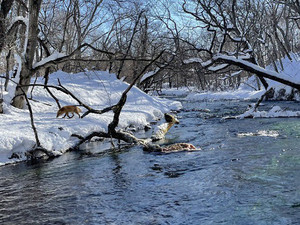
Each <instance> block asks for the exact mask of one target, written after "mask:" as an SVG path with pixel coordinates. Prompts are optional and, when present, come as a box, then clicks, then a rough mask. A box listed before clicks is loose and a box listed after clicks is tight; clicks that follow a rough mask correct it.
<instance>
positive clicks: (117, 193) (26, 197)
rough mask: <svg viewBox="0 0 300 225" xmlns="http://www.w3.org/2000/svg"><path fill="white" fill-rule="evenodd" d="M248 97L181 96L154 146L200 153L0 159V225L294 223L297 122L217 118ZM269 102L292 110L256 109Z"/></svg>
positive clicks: (298, 191) (98, 149)
mask: <svg viewBox="0 0 300 225" xmlns="http://www.w3.org/2000/svg"><path fill="white" fill-rule="evenodd" d="M248 104H249V102H239V101H225V102H196V103H195V102H194V103H190V102H184V101H183V105H184V108H185V111H182V112H180V113H179V114H178V117H179V118H180V122H181V123H180V124H179V125H176V126H174V127H172V128H171V130H170V131H169V134H168V135H167V136H166V139H165V140H164V141H161V144H170V143H176V142H190V143H192V144H194V145H195V146H196V147H197V148H201V150H199V151H195V152H179V153H170V154H156V153H145V152H143V151H142V149H141V148H140V147H132V148H128V149H123V150H122V151H118V152H111V151H103V148H104V147H103V146H102V145H97V144H94V145H93V146H92V147H90V146H89V147H88V148H87V149H86V150H81V151H80V152H71V153H67V154H65V155H63V156H61V157H59V158H56V159H54V160H51V161H46V162H41V163H35V164H31V163H18V164H15V165H7V166H3V167H0V224H5V225H10V224H11V225H15V224H30V225H33V224H187V225H191V224H242V225H245V224H249V225H250V224H251V225H252V224H300V154H299V151H300V147H299V140H300V120H299V118H288V119H287V118H279V119H278V118H277V119H276V118H269V119H245V120H225V121H224V120H222V119H221V118H222V116H227V115H237V114H239V113H242V112H244V111H245V109H246V107H247V105H248ZM277 104H278V105H280V106H281V107H282V108H287V109H297V110H299V109H300V106H299V103H293V102H269V103H266V104H265V105H264V106H262V108H270V107H271V106H272V105H277ZM202 109H209V110H210V111H208V110H207V111H203V110H202ZM149 135H150V133H149V132H147V133H141V134H140V136H149ZM91 153H92V154H91Z"/></svg>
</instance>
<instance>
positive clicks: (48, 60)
mask: <svg viewBox="0 0 300 225" xmlns="http://www.w3.org/2000/svg"><path fill="white" fill-rule="evenodd" d="M64 56H66V55H65V54H64V53H59V52H54V53H53V54H51V55H50V56H48V57H46V58H44V59H43V60H41V61H39V62H37V63H35V64H34V65H33V66H32V68H33V69H35V68H37V67H39V66H42V65H44V64H46V63H48V62H50V61H53V60H56V59H59V58H62V57H64Z"/></svg>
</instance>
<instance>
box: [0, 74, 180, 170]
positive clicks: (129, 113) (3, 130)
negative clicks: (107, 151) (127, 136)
mask: <svg viewBox="0 0 300 225" xmlns="http://www.w3.org/2000/svg"><path fill="white" fill-rule="evenodd" d="M57 78H59V79H60V81H61V83H62V85H64V87H66V88H67V89H68V90H70V91H71V92H72V93H73V94H75V95H76V96H77V97H78V98H79V99H80V100H82V101H83V102H84V103H86V104H88V105H89V106H91V107H93V108H95V109H103V108H105V107H107V106H110V105H113V104H116V103H117V102H118V101H119V98H120V96H121V94H122V91H124V90H125V89H126V88H127V87H128V84H127V83H125V82H122V81H120V80H118V79H117V78H116V76H115V75H114V74H109V73H108V72H103V71H90V72H82V73H77V74H69V73H65V72H62V71H58V72H55V73H53V74H51V75H50V76H49V85H57ZM37 83H43V78H38V79H37ZM9 85H10V87H9V88H10V89H11V88H13V84H12V83H11V82H10V84H9ZM51 91H52V92H53V94H54V95H55V96H56V97H58V98H59V99H60V103H61V105H62V106H64V105H73V104H78V103H77V102H76V101H74V100H73V99H72V98H71V97H70V96H68V95H66V94H63V93H61V92H59V91H58V90H55V89H51ZM30 92H31V88H30V89H29V92H28V93H30ZM8 95H9V93H7V92H4V100H5V101H4V104H3V108H4V114H1V115H0V118H1V119H0V165H3V164H7V163H11V162H15V161H20V160H25V152H26V151H27V150H30V149H31V148H32V147H33V145H34V144H35V138H34V134H33V131H32V128H31V125H30V116H29V112H28V110H21V109H17V108H14V107H12V106H11V105H10V104H9V101H8V100H9V99H10V98H9V97H8ZM33 99H34V100H37V101H30V103H31V107H32V110H33V112H34V122H35V126H36V128H37V131H38V135H39V139H40V142H41V145H42V146H43V147H44V148H46V149H49V150H51V151H53V152H54V154H56V155H60V154H63V153H64V152H65V151H66V150H67V149H68V148H70V147H72V146H74V144H75V143H76V142H77V141H78V139H77V138H75V137H71V135H72V134H79V135H84V136H85V135H87V134H88V133H91V132H93V131H106V130H107V126H108V124H109V123H110V122H111V121H112V116H113V113H112V112H109V113H105V114H102V115H97V114H89V115H88V116H86V117H84V118H83V119H79V118H78V117H76V116H74V117H73V118H72V119H62V118H56V112H57V110H58V108H57V105H56V103H55V101H54V100H53V99H52V98H51V96H50V95H49V94H48V93H47V92H46V90H45V89H44V88H42V87H35V88H34V90H33ZM181 107H182V105H181V103H180V102H176V101H171V100H167V99H161V98H158V97H152V96H149V95H147V94H145V93H144V92H142V91H141V90H139V89H138V88H136V87H133V88H132V89H131V91H130V92H129V93H128V97H127V102H126V104H125V106H124V108H123V110H122V112H121V115H120V122H119V126H118V128H120V129H124V128H126V127H128V126H130V125H131V126H132V125H133V126H135V127H136V128H138V129H143V128H144V127H145V126H146V125H149V123H150V122H151V121H154V120H158V119H159V118H161V117H163V115H164V113H166V112H169V111H170V110H178V109H180V108H181ZM81 109H82V111H83V112H85V111H86V110H85V109H84V108H83V107H81ZM13 153H16V154H18V155H20V156H23V157H21V158H20V159H9V157H10V156H11V155H12V154H13Z"/></svg>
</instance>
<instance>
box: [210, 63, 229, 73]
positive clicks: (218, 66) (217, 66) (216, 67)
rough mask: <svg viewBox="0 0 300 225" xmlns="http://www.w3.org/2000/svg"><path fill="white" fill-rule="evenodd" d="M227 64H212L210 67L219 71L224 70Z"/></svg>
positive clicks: (211, 69)
mask: <svg viewBox="0 0 300 225" xmlns="http://www.w3.org/2000/svg"><path fill="white" fill-rule="evenodd" d="M227 66H228V64H220V65H216V66H210V67H208V69H209V70H210V71H213V72H215V71H218V70H222V69H224V68H226V67H227Z"/></svg>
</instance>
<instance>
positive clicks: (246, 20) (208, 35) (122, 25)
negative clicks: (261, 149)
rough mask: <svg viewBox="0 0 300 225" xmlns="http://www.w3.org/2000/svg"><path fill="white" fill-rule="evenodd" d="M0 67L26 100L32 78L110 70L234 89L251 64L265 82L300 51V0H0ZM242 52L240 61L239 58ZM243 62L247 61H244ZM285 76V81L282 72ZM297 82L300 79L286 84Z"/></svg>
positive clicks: (145, 83) (152, 84)
mask: <svg viewBox="0 0 300 225" xmlns="http://www.w3.org/2000/svg"><path fill="white" fill-rule="evenodd" d="M0 2H1V6H0V7H1V8H0V73H1V74H6V75H5V76H6V82H5V83H4V84H2V85H3V86H4V89H6V88H7V84H8V82H12V81H11V80H10V79H12V80H14V82H16V83H18V84H19V85H17V86H16V90H15V97H14V98H13V99H12V105H14V106H15V107H18V108H22V107H23V105H24V101H25V98H24V95H23V92H24V91H25V92H27V90H28V84H29V83H30V79H31V78H32V77H33V76H45V78H46V79H45V82H47V80H48V79H47V78H48V75H49V73H50V72H52V71H55V70H58V69H61V70H64V71H67V72H78V71H83V70H85V69H89V70H109V71H110V72H113V73H115V74H116V75H117V76H118V78H121V77H125V78H126V79H127V81H131V80H134V79H135V78H136V77H137V76H138V75H139V74H140V73H141V71H142V70H143V68H145V66H146V65H147V64H148V63H149V62H152V60H153V59H155V58H157V56H159V55H160V54H161V53H162V51H163V54H161V57H159V58H157V59H156V60H155V62H154V63H152V65H151V67H149V68H148V71H152V76H149V77H148V78H147V79H143V80H141V81H140V82H138V85H139V86H140V87H141V88H142V89H144V90H145V91H147V90H150V89H159V88H161V87H162V85H163V84H167V85H169V86H170V87H178V86H182V85H193V86H197V87H198V88H199V89H200V90H223V89H228V88H236V87H238V86H239V85H240V83H241V82H242V81H243V79H244V78H245V77H247V76H248V75H249V74H250V72H251V73H256V74H257V75H258V78H259V79H260V80H261V83H262V84H263V85H264V86H265V88H266V87H267V84H266V82H265V80H264V78H266V77H267V78H271V79H275V80H276V79H277V78H276V77H275V78H274V77H268V74H266V73H263V72H261V71H258V70H257V68H256V67H253V66H252V65H258V66H259V67H265V66H266V65H270V64H273V66H274V68H275V70H277V71H279V70H280V69H281V68H280V67H281V66H282V65H281V64H278V63H277V64H276V63H275V62H276V61H277V60H279V62H280V59H281V58H282V57H289V58H290V59H291V60H292V56H291V53H292V52H294V53H299V52H300V39H299V37H300V2H299V0H286V1H274V0H259V1H258V0H241V1H236V0H177V1H174V0H160V1H148V2H145V1H140V0H128V1H121V0H2V1H0ZM237 59H239V60H237ZM244 61H247V62H249V63H251V66H250V67H249V64H245V63H244ZM279 81H280V82H283V83H284V82H285V81H284V80H283V81H282V80H279ZM287 84H289V85H291V86H293V87H295V88H298V89H299V85H298V86H297V84H293V83H287Z"/></svg>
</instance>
